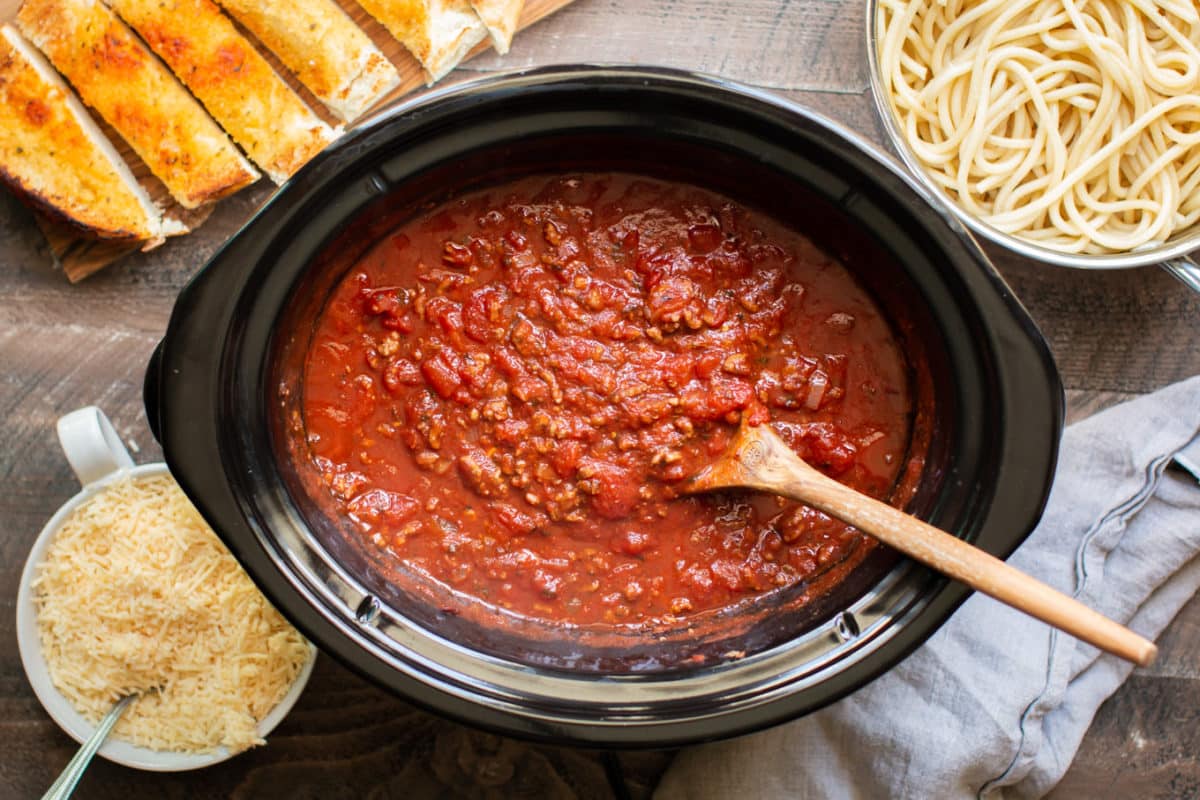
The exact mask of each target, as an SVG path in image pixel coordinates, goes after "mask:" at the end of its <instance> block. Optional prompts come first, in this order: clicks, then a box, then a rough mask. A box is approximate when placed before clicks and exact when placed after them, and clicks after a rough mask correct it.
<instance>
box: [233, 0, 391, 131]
mask: <svg viewBox="0 0 1200 800" xmlns="http://www.w3.org/2000/svg"><path fill="white" fill-rule="evenodd" d="M217 1H218V2H219V3H220V4H221V6H223V7H224V8H225V10H226V11H228V12H229V13H230V14H232V15H233V16H234V17H235V18H236V19H237V21H238V22H240V23H241V24H242V25H244V26H245V27H246V29H247V30H249V31H250V32H251V33H253V34H254V35H255V36H256V37H258V39H259V40H260V41H261V42H262V43H263V44H264V45H266V46H267V48H268V49H269V50H270V51H271V52H272V53H274V54H275V55H276V56H277V57H278V58H279V60H280V61H282V62H283V64H284V65H285V66H286V67H287V68H288V69H289V70H291V71H292V72H293V73H294V74H295V75H296V78H297V79H298V80H299V81H300V82H301V83H302V84H304V85H305V86H306V87H307V88H308V90H309V91H310V92H312V93H313V95H315V96H316V98H317V99H318V100H320V101H321V102H323V103H324V104H325V105H326V106H328V107H329V109H330V110H331V111H332V112H333V113H334V114H336V115H337V116H338V117H340V118H341V119H343V120H345V121H347V122H350V121H351V120H354V119H356V118H358V117H359V116H360V115H361V114H362V113H363V112H364V111H366V110H367V109H368V108H370V107H371V106H372V105H374V104H375V103H376V102H377V101H378V100H379V99H380V98H382V97H383V96H384V95H386V94H387V93H388V92H390V91H391V90H392V89H394V88H396V86H398V85H399V84H400V74H399V73H398V72H397V71H396V68H395V67H394V66H392V63H391V62H390V61H388V60H387V57H386V56H384V54H383V52H382V51H381V50H380V49H379V48H378V47H376V46H375V43H374V42H372V41H371V39H370V37H369V36H367V35H366V34H365V33H363V31H362V29H361V28H359V27H358V26H357V25H355V24H354V21H353V20H351V19H350V17H349V16H347V14H346V12H345V11H343V10H342V8H341V7H340V6H339V5H338V4H337V3H336V2H334V0H217Z"/></svg>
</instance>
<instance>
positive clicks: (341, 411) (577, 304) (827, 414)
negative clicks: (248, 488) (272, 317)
mask: <svg viewBox="0 0 1200 800" xmlns="http://www.w3.org/2000/svg"><path fill="white" fill-rule="evenodd" d="M301 389H302V399H301V402H300V408H301V410H302V414H303V427H302V428H301V429H300V435H301V436H304V437H306V441H305V442H304V446H305V447H306V452H307V454H308V456H309V457H310V459H311V466H312V468H313V469H315V471H316V473H317V474H318V475H319V480H320V481H321V482H322V483H323V484H324V485H325V486H326V487H327V488H328V491H329V492H330V494H331V497H332V502H333V503H334V504H335V507H336V508H337V509H338V510H339V511H340V513H341V514H343V515H344V517H345V518H347V519H348V520H349V521H350V523H351V526H352V529H353V530H354V531H355V532H356V535H360V536H361V537H362V539H363V543H364V546H366V547H368V548H371V549H372V550H374V551H375V555H376V556H378V557H379V559H380V560H382V561H383V562H384V563H390V564H394V565H396V566H397V568H402V569H403V570H407V571H408V572H409V573H412V572H416V573H417V574H419V575H423V576H425V577H427V578H428V579H432V580H433V581H436V582H437V583H439V584H441V585H444V586H446V587H449V589H451V590H453V591H455V592H459V593H462V594H463V595H466V596H469V597H472V598H477V599H479V600H482V601H484V602H485V603H487V604H490V605H492V606H495V607H499V608H503V609H507V610H509V611H512V612H514V613H517V614H520V615H524V616H527V617H533V618H537V619H542V620H548V621H553V622H557V623H570V624H578V625H592V624H608V625H648V624H664V623H670V622H672V621H675V620H679V619H682V618H685V617H687V616H688V615H694V614H698V613H701V612H705V611H710V610H713V609H720V608H726V607H729V606H732V605H736V604H738V603H740V602H742V601H746V600H749V599H751V598H755V597H757V596H760V595H762V594H764V593H768V592H772V591H776V590H779V589H782V588H785V587H791V586H794V585H796V584H798V583H800V582H808V581H813V580H814V579H815V578H816V577H817V576H820V575H822V574H824V573H827V572H828V571H830V570H832V569H834V568H835V567H836V566H838V565H839V564H843V563H844V562H848V561H850V560H853V559H852V556H855V555H856V554H857V555H858V556H861V554H862V553H863V552H864V551H865V550H866V549H867V548H869V547H871V546H872V545H871V542H870V541H869V540H866V539H865V538H864V537H863V536H862V535H861V534H859V533H858V532H857V531H856V530H855V529H854V528H852V527H849V526H847V525H845V524H843V523H841V522H838V521H836V520H833V519H830V518H829V517H827V516H825V515H824V514H821V513H820V512H817V511H815V510H813V509H811V508H808V507H806V506H803V505H798V504H795V503H792V502H789V501H783V500H781V499H778V498H774V497H766V496H759V495H752V494H748V493H725V494H714V495H710V496H703V497H688V496H683V495H681V494H680V487H681V484H682V482H683V481H684V479H685V478H687V477H688V476H690V475H692V474H694V473H695V472H696V471H698V470H699V469H700V468H701V467H702V466H703V465H705V464H707V463H708V462H709V461H710V460H711V459H713V458H714V457H715V456H717V455H719V454H720V453H722V452H723V451H724V450H725V448H726V446H727V445H728V443H729V441H730V438H731V434H732V433H733V432H734V430H735V429H736V427H737V425H738V424H739V423H741V422H742V421H743V420H744V421H746V422H748V423H749V424H767V423H770V424H772V425H774V426H775V428H776V429H777V430H778V432H779V433H780V434H781V435H782V436H783V438H784V439H785V440H786V441H787V442H788V444H789V445H790V446H791V447H792V448H793V449H794V450H795V451H796V452H797V453H798V454H799V455H801V456H802V457H803V458H805V459H806V460H807V461H809V462H810V463H811V464H813V465H815V466H817V467H818V468H819V469H821V470H823V471H824V472H825V473H826V474H828V475H831V476H833V477H835V478H836V479H837V480H839V481H841V482H843V483H845V484H848V485H850V486H853V487H854V488H856V489H858V490H860V491H863V492H866V493H868V494H870V495H873V496H875V497H879V498H885V499H887V498H889V496H890V495H891V494H892V489H893V487H894V486H895V484H896V481H897V478H898V476H899V475H900V473H901V470H902V468H903V467H904V463H905V459H906V451H907V448H908V443H909V434H910V424H911V415H912V399H911V396H910V389H909V383H908V366H907V364H906V361H905V358H904V356H903V354H902V352H901V350H900V348H899V346H898V344H897V340H896V338H895V336H894V335H893V332H892V331H891V329H890V328H889V325H888V323H887V321H886V319H885V318H884V317H883V315H882V314H881V313H880V311H879V309H878V308H877V307H876V305H875V304H874V302H873V301H872V299H871V298H870V297H869V296H868V295H867V293H866V292H865V291H864V290H863V289H862V288H861V287H860V286H858V285H857V284H856V283H855V281H854V279H853V278H852V277H851V276H850V274H849V273H848V272H847V271H846V269H845V268H844V267H842V266H841V265H840V264H838V263H837V262H836V261H834V260H833V259H831V258H830V257H829V256H827V255H826V254H825V253H823V252H822V251H821V250H819V249H818V248H817V247H815V246H814V245H813V244H812V243H811V242H810V241H809V240H807V239H806V238H805V237H803V236H802V235H800V234H799V233H797V232H795V231H793V230H791V229H789V228H788V227H785V226H784V225H782V224H780V223H778V222H776V221H775V220H773V219H771V218H769V217H767V216H765V215H763V214H761V213H759V212H756V211H754V210H752V209H749V208H746V207H743V206H740V205H738V204H737V203H735V202H733V201H731V200H729V199H728V198H725V197H723V196H720V195H717V194H714V193H712V192H710V191H707V190H703V189H700V188H697V187H695V186H691V185H687V184H682V183H673V182H664V181H658V180H653V179H649V178H645V177H639V176H635V175H628V174H620V173H616V174H576V175H570V176H566V177H547V176H541V177H531V178H525V179H521V180H519V181H516V182H512V183H508V184H505V185H503V186H500V187H496V188H492V189H487V190H480V191H477V192H475V193H471V194H468V195H465V196H462V197H460V198H457V199H455V200H453V201H451V202H449V203H446V204H443V205H441V206H438V207H435V208H431V209H427V210H424V211H423V212H422V213H420V214H419V215H418V216H416V217H414V218H412V219H411V220H409V221H408V222H406V223H405V224H403V225H401V226H400V227H399V228H398V229H396V230H395V231H393V232H392V233H391V234H390V235H388V236H387V237H385V238H384V239H383V240H382V241H380V242H379V243H378V244H377V245H375V246H374V247H373V249H371V250H370V251H369V252H368V253H367V255H366V256H365V257H363V258H362V259H361V260H359V261H358V262H357V263H356V264H355V265H354V266H353V267H352V268H351V269H350V270H349V271H348V272H347V274H346V276H345V277H344V278H343V279H342V280H341V282H340V283H339V284H338V286H337V287H336V289H335V290H334V292H333V293H332V295H331V297H330V299H329V300H328V302H327V303H326V305H325V307H324V309H323V310H322V311H321V313H320V316H319V318H318V319H317V321H316V323H315V328H314V334H313V337H312V339H311V343H310V344H309V349H308V351H307V353H306V358H305V364H304V373H303V377H302V382H301ZM910 466H911V465H910Z"/></svg>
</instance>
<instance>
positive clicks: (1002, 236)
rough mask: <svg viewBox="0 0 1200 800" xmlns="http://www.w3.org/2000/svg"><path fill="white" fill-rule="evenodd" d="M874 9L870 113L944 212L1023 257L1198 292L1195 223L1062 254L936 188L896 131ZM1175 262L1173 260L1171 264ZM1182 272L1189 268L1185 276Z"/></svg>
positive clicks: (869, 8)
mask: <svg viewBox="0 0 1200 800" xmlns="http://www.w3.org/2000/svg"><path fill="white" fill-rule="evenodd" d="M878 12H879V0H867V3H866V18H865V23H866V43H867V64H868V70H869V72H870V75H869V80H870V89H871V97H872V99H873V101H874V104H875V111H876V113H877V115H878V117H879V121H880V124H881V125H882V126H883V128H884V131H885V133H886V134H887V137H888V144H889V145H890V147H891V149H892V150H893V151H894V152H895V153H896V154H897V155H898V156H899V158H900V160H901V161H902V162H903V164H904V166H905V167H907V171H908V172H909V173H911V174H912V176H913V177H914V178H915V180H917V181H918V182H919V183H920V184H921V186H922V187H924V189H925V190H926V191H927V192H928V193H929V194H931V195H933V196H934V197H936V198H938V202H939V203H940V204H941V205H942V206H944V207H945V208H946V210H947V212H948V213H950V214H951V215H953V216H954V217H955V218H956V219H958V220H959V221H960V222H962V223H963V224H964V225H966V226H967V227H968V228H970V229H971V230H972V231H973V232H975V233H977V234H979V235H980V236H982V237H983V238H985V239H987V240H988V241H989V242H992V243H993V244H996V245H999V246H1001V247H1003V248H1005V249H1007V250H1011V251H1012V252H1014V253H1017V254H1019V255H1022V256H1024V257H1026V258H1029V259H1033V260H1035V261H1040V262H1043V263H1046V264H1050V265H1052V266H1056V267H1067V268H1070V269H1078V270H1095V271H1108V270H1121V269H1135V268H1139V267H1150V266H1165V267H1167V268H1168V269H1169V270H1170V271H1171V272H1172V273H1173V274H1175V275H1176V277H1178V278H1179V279H1180V280H1181V281H1183V282H1184V283H1186V284H1188V285H1189V286H1191V287H1192V288H1193V289H1195V290H1196V291H1200V283H1197V281H1198V280H1200V267H1197V266H1196V265H1195V263H1194V262H1192V260H1191V259H1190V258H1189V257H1188V256H1189V254H1191V253H1193V252H1196V251H1198V250H1200V224H1197V225H1194V226H1192V229H1191V230H1189V231H1187V232H1185V233H1184V234H1182V235H1179V236H1176V237H1172V238H1171V239H1169V240H1168V241H1166V242H1163V243H1159V244H1156V245H1153V246H1149V247H1143V248H1138V249H1135V250H1131V251H1129V252H1125V253H1103V254H1086V253H1066V252H1063V251H1061V250H1054V249H1052V248H1049V247H1042V246H1041V245H1038V244H1035V243H1033V242H1030V241H1028V240H1026V239H1022V238H1020V237H1018V236H1014V235H1012V234H1010V233H1005V232H1004V231H1001V230H999V229H998V228H996V227H995V226H993V225H990V224H988V223H987V222H985V221H984V220H982V219H980V218H979V217H977V216H975V215H974V214H972V213H970V212H969V211H967V210H966V209H964V208H962V206H960V205H959V204H958V202H957V201H955V200H954V198H952V197H951V196H950V195H949V194H948V193H947V192H946V191H945V190H944V189H943V188H942V187H941V186H938V185H937V183H936V182H935V181H934V180H933V179H932V178H930V177H929V173H928V171H927V170H926V168H925V166H924V164H922V163H921V160H920V159H919V158H917V155H916V153H915V152H913V149H912V147H911V146H910V145H909V144H908V140H907V139H906V138H905V136H904V133H903V131H901V130H900V126H899V122H898V121H897V119H896V115H895V112H894V111H893V110H892V107H891V104H890V103H889V102H888V99H887V90H886V89H885V87H884V85H883V75H882V73H881V71H880V66H879V35H878V30H877V26H876V17H877V16H878ZM1171 262H1176V263H1174V264H1173V263H1171ZM1181 271H1182V272H1192V273H1193V274H1192V275H1190V276H1188V275H1185V274H1181Z"/></svg>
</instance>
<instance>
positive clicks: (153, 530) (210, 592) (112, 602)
mask: <svg viewBox="0 0 1200 800" xmlns="http://www.w3.org/2000/svg"><path fill="white" fill-rule="evenodd" d="M34 598H35V604H36V607H37V620H38V633H39V635H40V638H41V645H42V652H43V654H44V656H45V659H46V663H47V665H48V666H49V670H50V678H51V680H52V681H53V682H54V685H55V687H56V688H57V689H58V690H59V691H60V692H62V693H63V695H65V696H66V697H67V699H69V700H70V701H71V703H72V704H73V705H74V706H75V708H76V709H77V710H78V711H79V712H80V713H81V714H82V715H83V716H85V717H87V718H88V719H90V720H93V721H96V720H99V719H100V717H102V716H103V715H104V714H105V713H106V712H108V710H109V709H111V708H112V706H113V704H114V703H115V702H116V701H117V700H118V699H119V698H121V697H122V696H124V695H126V694H130V693H133V692H146V694H144V695H143V696H142V697H140V698H138V699H137V700H136V701H134V702H133V703H132V704H131V705H130V707H129V708H128V710H127V711H126V712H125V714H124V715H123V716H122V718H121V721H120V722H118V723H117V726H116V728H115V729H114V732H113V735H114V736H117V737H119V738H121V739H125V740H126V741H129V742H132V743H133V744H136V745H140V746H143V747H149V748H153V749H155V750H172V751H184V752H209V751H212V750H214V749H216V748H218V747H222V746H223V747H226V748H228V749H229V750H230V751H231V752H238V751H241V750H245V749H246V748H248V747H252V746H254V745H257V744H262V743H263V739H262V738H261V737H260V736H259V735H258V732H257V730H256V726H257V723H258V721H259V720H261V719H262V718H263V717H264V716H265V715H266V714H267V713H268V712H269V711H270V710H271V709H272V708H274V707H275V705H276V704H277V703H278V702H279V701H280V700H281V699H282V698H283V696H284V695H285V694H286V693H287V691H288V689H289V688H290V687H291V685H292V682H293V681H295V680H296V678H297V676H298V675H299V673H300V670H301V669H302V668H303V666H304V664H305V662H306V661H307V660H308V659H309V657H310V653H311V649H310V648H311V645H310V644H309V643H308V642H307V641H305V639H304V638H303V637H302V636H301V635H300V634H299V632H297V631H296V630H295V629H294V628H293V627H292V626H291V625H289V624H288V623H287V621H286V620H285V619H284V618H283V617H282V616H281V615H280V614H279V612H277V611H276V610H275V609H274V608H272V607H271V606H270V605H269V604H268V603H267V601H266V598H264V597H263V596H262V594H260V593H259V591H258V589H257V588H255V586H254V584H253V583H252V582H251V581H250V578H249V576H247V575H246V573H245V572H244V571H243V570H242V568H241V566H239V565H238V563H237V561H236V560H235V559H234V558H233V556H232V555H231V554H230V552H229V551H228V550H227V549H226V548H225V546H224V545H223V544H222V543H221V542H220V540H218V539H217V537H216V535H215V534H214V533H213V532H212V531H211V530H210V529H209V528H208V526H207V525H205V523H204V521H203V520H202V519H201V517H200V514H199V513H198V512H197V511H196V509H195V508H193V507H192V505H191V504H190V503H189V502H188V500H187V498H186V497H185V496H184V494H183V492H182V491H181V490H180V489H179V487H178V485H177V484H176V483H175V481H174V480H172V479H171V477H170V476H167V475H161V476H151V477H141V478H137V479H129V478H126V479H124V480H122V481H119V482H116V483H114V484H112V485H111V486H110V487H108V488H106V489H105V490H104V491H102V492H101V493H99V494H98V495H96V496H95V497H93V498H91V499H90V500H89V501H88V502H87V503H85V504H84V505H82V506H81V507H80V508H78V509H76V510H75V512H74V514H72V515H71V517H70V518H69V519H68V520H67V521H66V523H65V524H64V525H63V527H62V529H61V530H59V532H58V534H57V535H56V536H55V538H54V541H53V543H52V544H51V545H50V548H49V549H48V551H47V554H46V559H45V561H44V562H43V563H42V564H40V565H39V568H38V572H37V576H36V578H35V579H34Z"/></svg>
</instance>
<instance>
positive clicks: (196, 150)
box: [17, 0, 259, 208]
mask: <svg viewBox="0 0 1200 800" xmlns="http://www.w3.org/2000/svg"><path fill="white" fill-rule="evenodd" d="M17 26H18V27H19V28H20V30H21V32H22V33H23V34H25V36H26V38H28V39H29V40H31V41H32V42H33V43H34V44H36V45H37V46H38V48H39V49H40V50H41V51H42V52H43V53H45V54H46V56H48V57H49V59H50V61H51V63H53V64H54V66H55V67H57V68H58V71H59V72H61V73H62V74H63V76H64V77H66V79H67V80H68V81H70V82H71V85H72V86H74V87H75V89H76V91H77V92H79V96H80V97H81V98H82V99H83V101H84V102H85V103H87V104H88V105H89V106H91V107H92V108H94V109H95V110H96V112H97V113H98V114H99V115H100V116H101V117H103V118H104V120H105V121H106V122H108V124H109V125H111V126H112V127H113V129H114V130H116V131H117V133H118V134H120V136H121V137H122V138H124V139H125V141H126V142H128V143H129V146H130V147H132V148H133V150H134V152H136V153H137V154H138V156H139V157H140V158H141V159H142V160H143V161H144V162H146V165H147V166H148V167H149V168H150V171H151V172H153V173H154V175H155V176H157V177H158V178H159V179H160V180H161V181H162V182H163V183H164V184H166V186H167V189H168V190H169V191H170V192H171V195H172V197H174V198H175V200H176V201H177V202H178V203H179V204H180V205H181V206H183V207H184V208H196V207H198V206H201V205H203V204H205V203H209V202H212V201H214V200H219V199H221V198H222V197H226V196H228V195H231V194H233V193H234V192H236V191H238V190H239V189H242V188H243V187H245V186H248V185H250V184H251V183H254V182H255V181H256V180H258V178H259V173H258V170H256V169H255V168H254V167H253V166H252V165H251V164H250V162H249V161H247V160H246V158H245V156H243V155H242V154H241V153H240V152H238V149H237V148H236V147H234V145H233V142H231V141H229V137H228V136H226V135H225V133H224V132H223V131H222V130H221V128H220V127H219V126H218V125H217V123H216V122H214V121H213V120H212V118H210V117H209V116H208V114H207V113H205V111H204V109H203V108H201V106H200V104H199V103H198V102H196V100H195V99H194V98H193V97H192V96H191V95H190V94H188V92H187V90H186V89H184V88H183V86H182V85H180V83H179V82H178V81H177V80H175V78H174V77H172V75H171V73H170V72H169V71H168V70H167V68H166V67H164V66H163V65H162V63H161V62H159V61H158V59H156V58H155V57H154V55H153V54H152V53H151V52H150V51H149V50H147V49H146V46H145V45H144V44H142V43H141V42H140V41H139V40H138V39H137V37H136V36H134V34H133V32H132V31H130V30H129V28H128V27H126V26H125V24H124V23H122V22H121V21H120V20H119V19H117V17H116V15H115V14H113V12H112V11H110V10H109V9H108V8H107V7H106V6H104V5H103V4H102V3H100V2H99V1H98V0H25V3H24V5H22V6H21V10H20V11H19V12H18V13H17Z"/></svg>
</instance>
